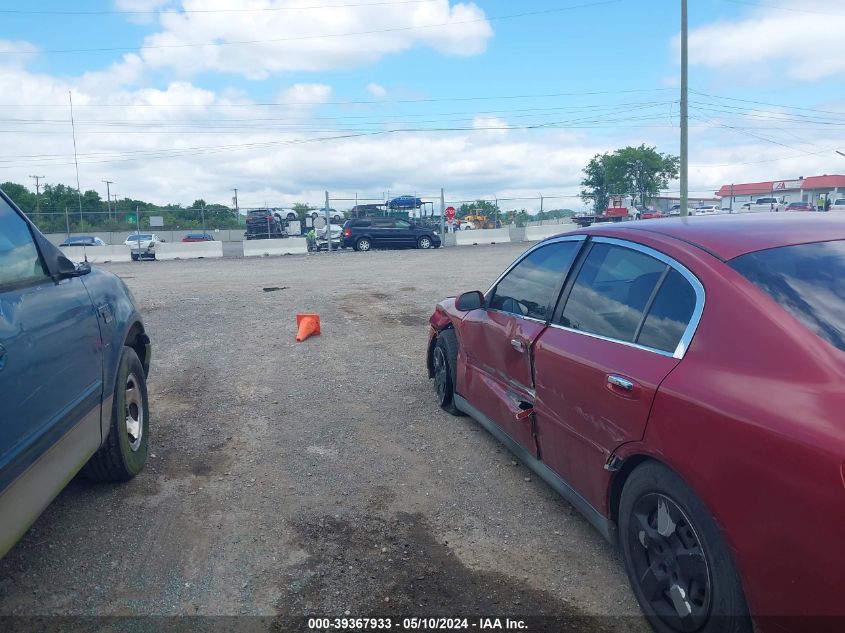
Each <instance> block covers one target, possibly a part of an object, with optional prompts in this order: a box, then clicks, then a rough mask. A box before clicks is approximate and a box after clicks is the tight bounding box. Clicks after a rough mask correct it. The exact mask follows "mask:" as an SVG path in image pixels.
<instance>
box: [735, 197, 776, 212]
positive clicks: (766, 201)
mask: <svg viewBox="0 0 845 633" xmlns="http://www.w3.org/2000/svg"><path fill="white" fill-rule="evenodd" d="M784 209H786V201H785V200H784V199H783V198H775V197H773V196H766V197H764V198H757V199H756V200H755V201H754V202H746V203H745V204H744V205H742V206H741V207H740V211H744V212H746V213H749V212H750V213H762V212H765V211H783V210H784Z"/></svg>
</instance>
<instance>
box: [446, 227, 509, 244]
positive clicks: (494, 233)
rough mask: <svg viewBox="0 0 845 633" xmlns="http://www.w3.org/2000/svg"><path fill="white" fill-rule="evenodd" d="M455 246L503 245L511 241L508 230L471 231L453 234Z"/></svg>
mask: <svg viewBox="0 0 845 633" xmlns="http://www.w3.org/2000/svg"><path fill="white" fill-rule="evenodd" d="M454 236H455V244H456V245H457V246H467V245H471V244H504V243H506V242H510V241H511V235H510V230H509V229H473V230H471V231H458V232H457V233H454Z"/></svg>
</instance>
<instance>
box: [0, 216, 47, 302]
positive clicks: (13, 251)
mask: <svg viewBox="0 0 845 633" xmlns="http://www.w3.org/2000/svg"><path fill="white" fill-rule="evenodd" d="M44 277H46V274H45V273H44V267H43V265H42V264H41V257H40V256H39V254H38V249H37V248H36V247H35V242H34V241H33V240H32V234H31V233H30V232H29V226H27V224H26V222H24V220H23V219H22V218H21V217H20V216H19V215H18V214H17V213H15V212H14V211H13V210H12V208H11V207H10V206H9V205H8V204H6V202H5V201H4V200H0V287H2V286H10V285H16V284H21V283H27V282H31V281H36V280H39V279H42V278H44Z"/></svg>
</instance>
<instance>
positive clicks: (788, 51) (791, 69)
mask: <svg viewBox="0 0 845 633" xmlns="http://www.w3.org/2000/svg"><path fill="white" fill-rule="evenodd" d="M777 6H780V7H785V8H786V9H788V10H776V9H772V8H768V7H760V8H755V9H753V10H752V11H751V12H750V13H749V15H748V17H746V18H744V19H740V20H730V21H728V20H722V21H719V22H714V23H711V24H708V25H706V26H702V27H700V28H695V29H692V30H691V31H690V35H689V51H690V64H698V65H701V66H705V67H710V68H728V69H733V70H737V71H740V70H741V71H742V72H743V73H744V74H745V75H746V76H748V75H752V74H753V73H755V72H756V73H760V72H762V73H765V75H766V76H768V77H770V78H772V79H775V78H778V77H783V76H784V75H786V76H788V77H789V78H790V79H792V80H797V81H805V82H809V81H816V80H819V79H825V78H833V77H837V76H839V77H841V76H843V75H845V47H843V46H841V45H839V39H840V34H841V33H842V32H845V12H843V11H842V3H841V1H840V0H815V1H814V0H779V2H778V5H777ZM675 46H676V48H677V47H678V39H677V38H676V39H675Z"/></svg>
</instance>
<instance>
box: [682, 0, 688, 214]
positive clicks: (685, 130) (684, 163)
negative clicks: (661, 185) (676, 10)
mask: <svg viewBox="0 0 845 633" xmlns="http://www.w3.org/2000/svg"><path fill="white" fill-rule="evenodd" d="M687 57H688V55H687V0H681V215H682V216H686V215H688V214H689V210H688V209H687V206H688V205H689V146H688V142H689V136H688V134H689V102H688V98H689V83H688V82H689V77H688V76H687Z"/></svg>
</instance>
